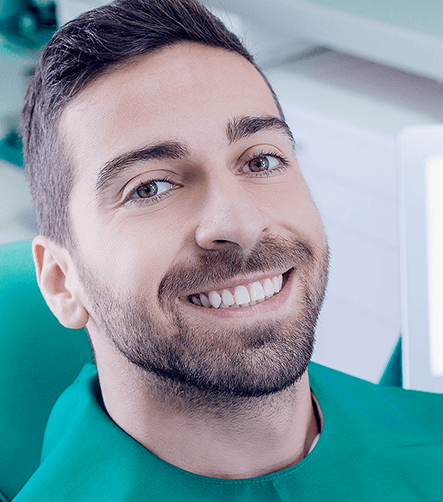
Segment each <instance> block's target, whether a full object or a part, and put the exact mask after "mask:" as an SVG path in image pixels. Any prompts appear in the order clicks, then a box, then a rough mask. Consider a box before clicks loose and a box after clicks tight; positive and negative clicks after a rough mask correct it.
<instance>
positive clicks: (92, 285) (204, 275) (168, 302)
mask: <svg viewBox="0 0 443 502" xmlns="http://www.w3.org/2000/svg"><path fill="white" fill-rule="evenodd" d="M328 256H329V255H328V250H327V247H326V249H325V250H322V251H321V252H319V254H318V255H316V254H315V252H314V250H313V248H311V247H310V246H309V245H308V244H306V243H304V242H302V241H301V240H297V239H294V240H287V239H283V238H281V237H270V236H268V237H265V238H263V239H262V240H261V241H260V242H258V243H257V245H256V246H255V247H254V248H253V249H252V250H250V251H248V252H244V251H241V250H238V249H234V248H231V249H229V250H222V251H218V250H217V251H203V252H202V253H201V254H200V255H198V256H197V259H196V260H195V261H190V260H189V261H188V262H186V263H182V264H180V265H177V266H175V267H173V268H172V269H171V270H170V271H169V272H168V273H167V274H166V275H165V276H164V278H163V280H162V281H161V283H160V285H159V288H158V291H157V298H156V301H151V302H148V301H147V300H146V298H145V297H144V296H143V295H134V294H130V295H126V296H125V295H123V294H119V295H117V294H115V292H113V291H111V290H110V289H109V287H107V286H105V285H104V284H101V283H100V282H98V281H97V280H96V279H95V278H94V275H93V273H92V272H91V271H90V270H88V268H87V267H86V265H85V263H84V262H83V261H82V260H81V258H80V256H79V255H78V253H75V262H76V265H77V269H78V272H79V276H80V279H81V281H82V283H83V286H84V288H85V292H86V295H87V297H88V299H89V301H90V303H91V305H92V309H93V313H94V314H95V316H96V319H97V320H98V324H99V325H100V327H101V328H102V329H103V330H104V332H105V333H106V335H107V337H108V338H109V339H110V340H111V341H112V342H113V344H114V345H115V347H116V348H117V350H118V351H119V352H120V353H121V354H122V355H123V356H124V357H125V358H126V359H127V360H128V361H130V362H131V363H133V364H134V365H136V366H137V367H138V368H140V369H141V370H142V371H143V372H144V374H146V376H149V377H152V376H155V378H156V380H157V381H159V382H161V384H162V386H163V387H165V386H166V388H169V389H171V390H173V393H174V394H175V395H178V394H181V395H182V396H183V395H186V394H188V395H191V394H192V395H193V396H194V397H195V395H196V393H197V394H198V395H199V396H205V397H206V398H209V397H213V398H215V400H220V399H223V398H224V397H225V398H227V399H228V400H229V399H234V398H236V397H238V398H243V397H259V396H266V395H270V394H274V393H276V392H280V391H282V390H284V389H286V388H287V387H289V386H291V385H292V384H294V383H295V382H297V381H298V380H299V379H300V378H301V376H302V375H303V374H304V373H305V371H306V369H307V366H308V363H309V361H310V360H311V357H312V353H313V348H314V340H315V326H316V323H317V318H318V314H319V312H320V309H321V306H322V303H323V298H324V294H325V290H326V284H327V275H328V262H329V260H328ZM288 269H293V270H292V272H291V273H292V275H293V276H294V279H295V284H294V283H293V287H297V288H298V295H297V298H298V300H297V304H296V305H295V309H294V312H292V313H290V314H286V315H284V316H282V315H281V314H279V313H278V310H277V311H275V319H272V320H267V321H260V322H258V321H251V322H248V321H241V323H234V322H229V321H227V320H223V321H221V320H219V319H215V320H214V321H217V322H213V323H211V322H209V321H208V317H207V316H205V318H203V316H201V317H200V316H195V314H194V313H193V310H194V309H195V308H198V307H193V308H192V309H190V308H189V307H187V306H186V305H185V304H184V303H183V301H184V300H183V299H186V297H187V295H188V294H189V293H190V292H196V291H204V289H203V288H204V286H205V285H206V284H217V283H221V282H224V281H226V280H229V279H232V278H235V277H237V276H239V275H244V274H252V273H257V272H258V273H261V272H263V273H267V272H269V271H272V270H288ZM194 312H195V310H194Z"/></svg>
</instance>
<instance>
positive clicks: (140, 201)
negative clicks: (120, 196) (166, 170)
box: [124, 177, 178, 204]
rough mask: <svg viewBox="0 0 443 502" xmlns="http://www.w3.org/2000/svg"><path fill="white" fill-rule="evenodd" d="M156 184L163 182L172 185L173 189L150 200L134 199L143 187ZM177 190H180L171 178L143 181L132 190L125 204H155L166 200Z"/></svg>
mask: <svg viewBox="0 0 443 502" xmlns="http://www.w3.org/2000/svg"><path fill="white" fill-rule="evenodd" d="M154 182H158V183H161V182H164V183H170V184H171V185H172V187H173V188H170V189H169V190H167V191H166V192H162V193H159V194H158V195H154V196H153V197H150V198H143V197H139V198H137V197H134V195H135V194H136V193H137V190H139V189H140V188H141V187H143V186H145V185H149V184H150V183H154ZM176 188H178V185H177V184H176V183H174V182H173V181H172V180H171V179H170V178H167V177H164V178H155V179H151V180H146V181H142V182H141V183H139V184H138V185H137V186H136V187H135V188H134V189H133V190H131V192H130V193H129V194H128V195H127V197H126V199H125V201H124V203H130V204H139V203H143V204H154V203H156V202H160V201H161V200H163V199H165V198H166V197H169V196H170V195H171V192H172V191H173V190H175V189H176Z"/></svg>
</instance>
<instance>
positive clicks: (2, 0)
mask: <svg viewBox="0 0 443 502" xmlns="http://www.w3.org/2000/svg"><path fill="white" fill-rule="evenodd" d="M24 7H25V0H0V22H2V21H5V20H8V19H12V18H13V17H14V16H17V15H18V14H19V13H20V12H21V11H22V10H23V9H24Z"/></svg>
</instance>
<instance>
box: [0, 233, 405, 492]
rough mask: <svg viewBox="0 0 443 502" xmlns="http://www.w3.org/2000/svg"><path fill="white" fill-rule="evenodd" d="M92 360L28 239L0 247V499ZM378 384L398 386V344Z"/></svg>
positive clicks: (33, 457)
mask: <svg viewBox="0 0 443 502" xmlns="http://www.w3.org/2000/svg"><path fill="white" fill-rule="evenodd" d="M92 359H93V357H92V353H91V349H90V347H89V343H88V339H87V335H86V332H85V331H84V330H83V329H82V330H69V329H66V328H64V327H63V326H62V325H61V324H59V322H58V321H57V319H56V318H55V317H54V315H53V314H52V313H51V311H50V310H49V308H48V307H47V305H46V303H45V301H44V299H43V297H42V295H41V293H40V290H39V288H38V286H37V281H36V278H35V272H34V264H33V260H32V253H31V242H30V241H25V242H14V243H10V244H5V245H3V246H0V502H7V501H10V500H11V499H12V498H13V497H14V496H15V495H16V494H17V492H18V491H19V490H20V489H21V488H22V486H23V485H24V484H25V483H26V481H27V480H28V479H29V477H30V476H31V475H32V473H33V472H34V471H35V469H36V468H37V466H38V462H39V456H40V449H41V445H42V440H43V433H44V429H45V424H46V421H47V419H48V416H49V413H50V411H51V408H52V406H53V404H54V403H55V401H56V399H57V398H58V397H59V395H60V394H61V393H62V392H63V390H64V389H66V387H68V386H69V385H70V384H71V383H72V382H73V381H74V379H75V377H76V376H77V374H78V373H79V371H80V369H81V367H82V366H83V364H84V363H85V362H88V361H92ZM381 383H383V384H385V385H395V386H401V345H400V342H399V344H398V345H397V348H396V349H395V351H394V354H393V355H392V357H391V360H390V362H389V364H388V366H387V368H386V371H385V373H384V375H383V377H382V380H381Z"/></svg>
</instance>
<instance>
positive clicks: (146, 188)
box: [137, 183, 158, 199]
mask: <svg viewBox="0 0 443 502" xmlns="http://www.w3.org/2000/svg"><path fill="white" fill-rule="evenodd" d="M157 192H158V188H157V185H154V184H153V183H150V184H149V185H142V186H141V187H139V188H137V195H138V196H139V197H141V198H142V199H147V198H148V197H152V196H153V195H155V194H156V193H157Z"/></svg>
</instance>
